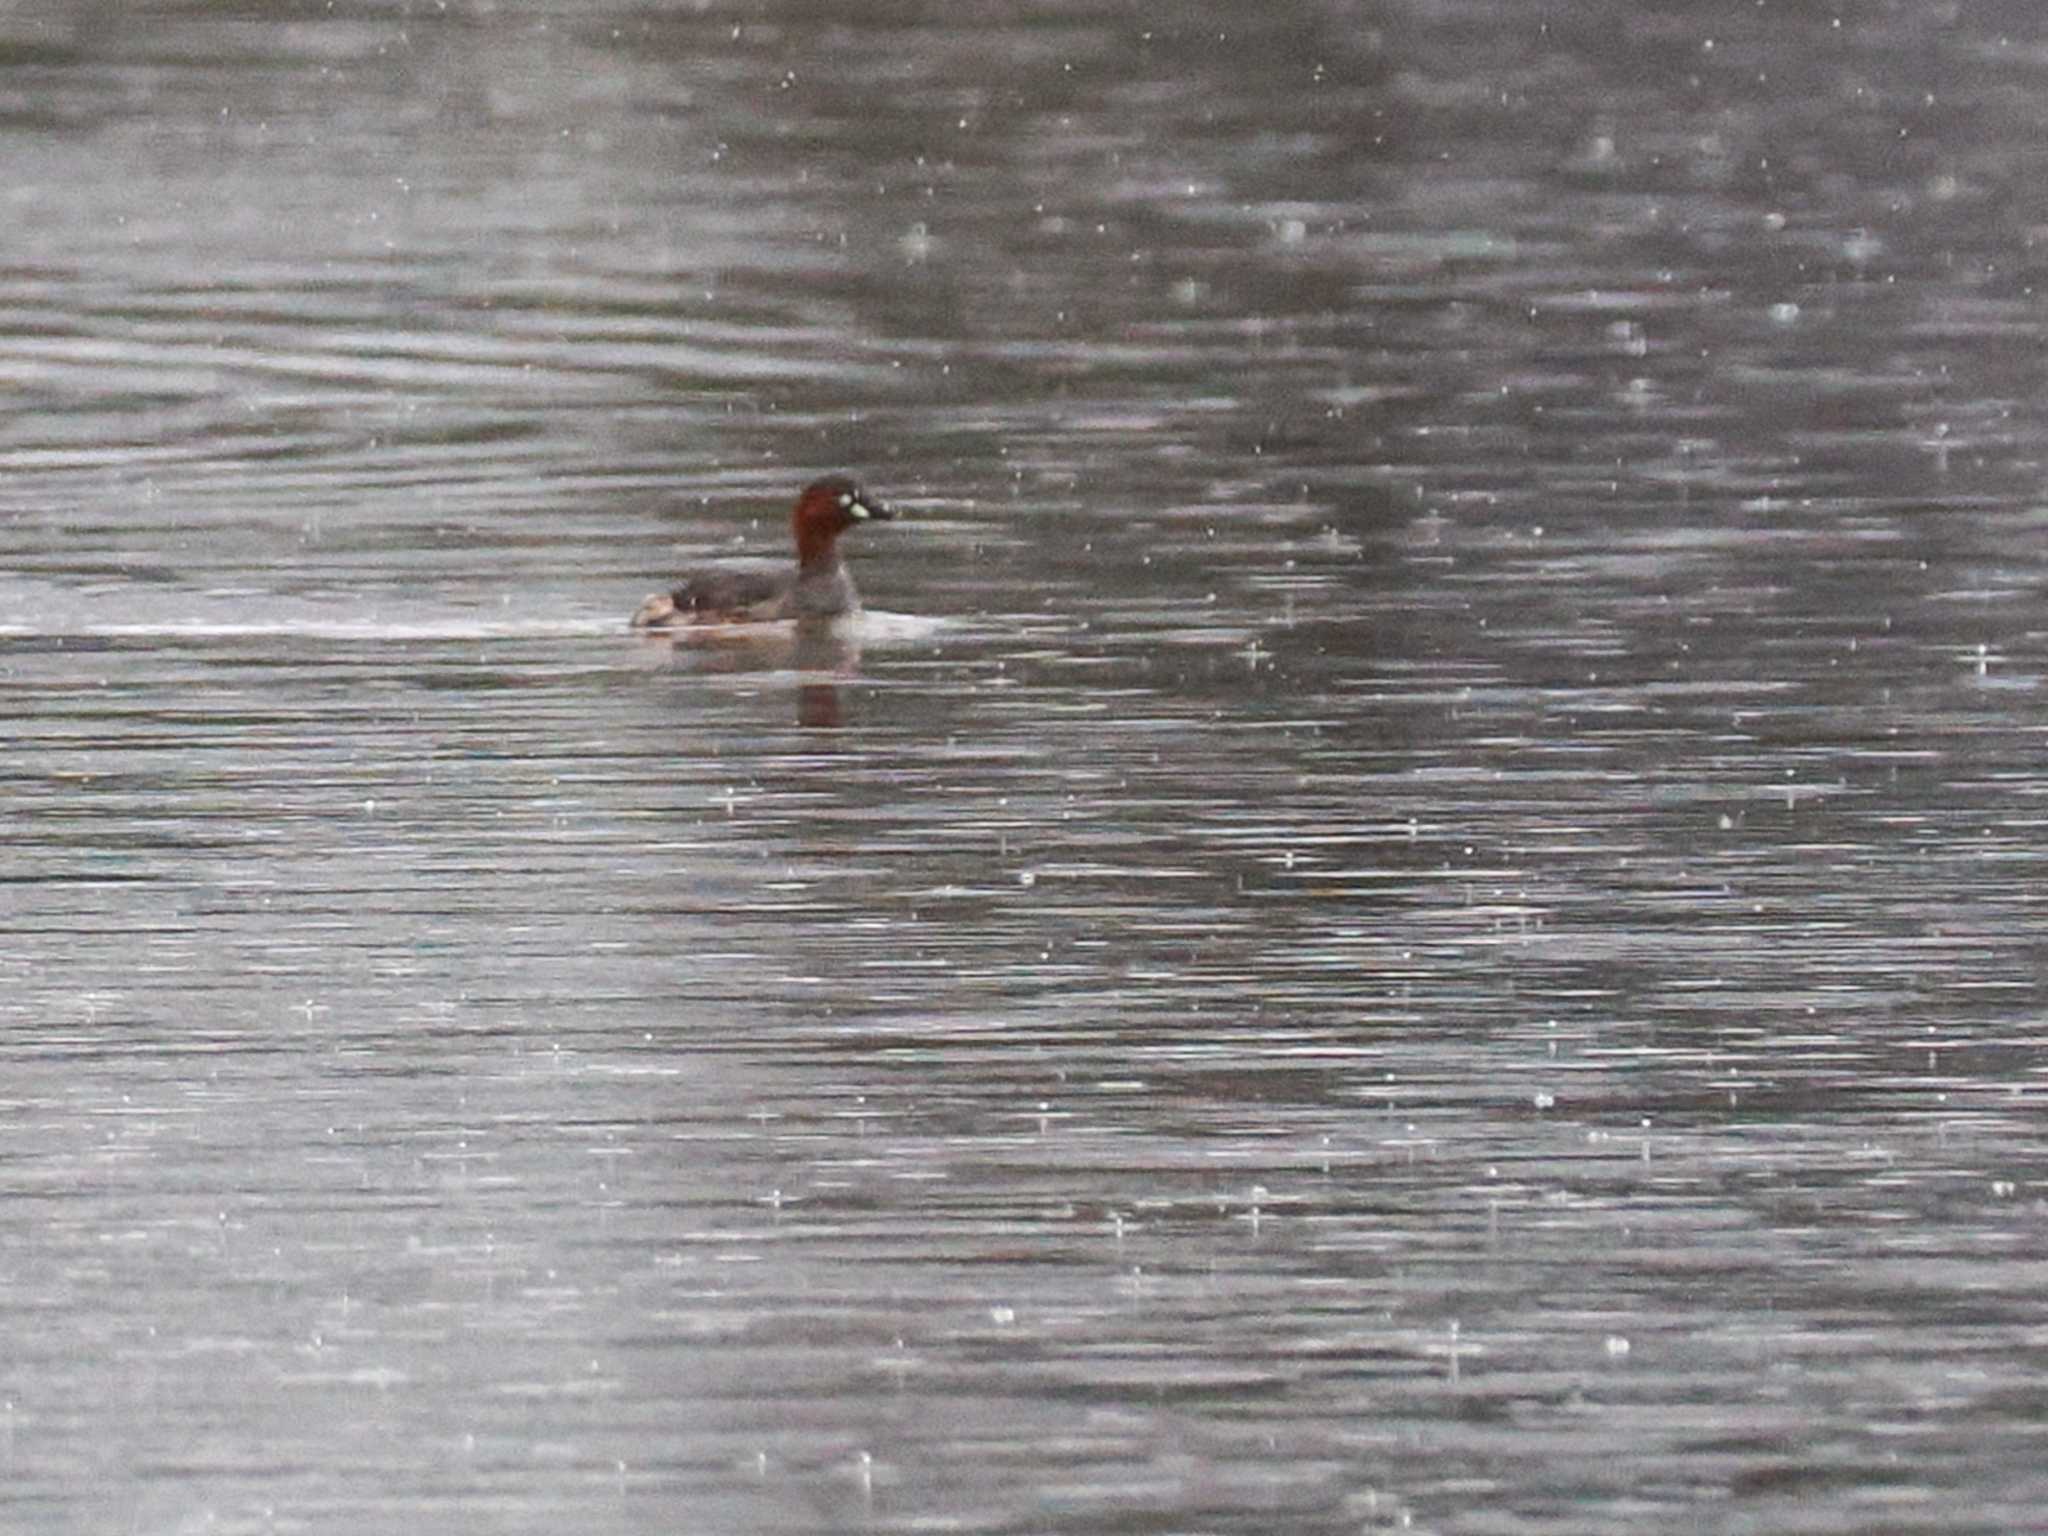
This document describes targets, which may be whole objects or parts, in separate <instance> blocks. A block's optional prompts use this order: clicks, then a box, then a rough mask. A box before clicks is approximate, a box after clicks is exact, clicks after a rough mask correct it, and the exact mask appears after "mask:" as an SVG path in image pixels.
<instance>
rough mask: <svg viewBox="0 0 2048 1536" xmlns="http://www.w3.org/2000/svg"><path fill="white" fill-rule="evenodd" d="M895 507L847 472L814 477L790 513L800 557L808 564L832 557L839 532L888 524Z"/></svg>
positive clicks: (798, 556)
mask: <svg viewBox="0 0 2048 1536" xmlns="http://www.w3.org/2000/svg"><path fill="white" fill-rule="evenodd" d="M895 515H896V513H895V510H894V509H893V508H891V507H888V506H885V505H884V504H883V503H881V502H879V501H877V500H875V498H874V497H872V496H870V495H869V494H868V493H867V492H866V491H864V490H862V489H861V488H860V487H859V486H858V485H856V484H855V483H854V482H853V481H852V480H850V479H849V478H847V477H846V476H845V475H827V476H825V478H824V479H822V480H813V481H812V482H811V483H810V484H809V485H807V486H805V487H804V493H803V495H801V496H799V497H797V499H796V510H795V512H793V513H792V514H791V515H790V522H791V525H792V526H793V527H794V528H795V529H796V553H797V559H798V560H800V561H801V562H802V563H803V564H805V565H809V564H811V563H812V562H813V561H817V560H829V559H831V558H832V551H833V547H834V546H835V545H836V544H837V543H838V542H839V535H841V534H842V533H844V532H846V530H847V529H849V528H852V527H855V526H857V525H858V524H861V523H868V522H874V523H886V522H887V521H889V519H890V518H892V517H894V516H895Z"/></svg>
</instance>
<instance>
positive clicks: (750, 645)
mask: <svg viewBox="0 0 2048 1536" xmlns="http://www.w3.org/2000/svg"><path fill="white" fill-rule="evenodd" d="M642 633H643V635H644V638H645V641H646V643H647V644H648V645H650V646H661V647H663V648H664V649H666V650H667V651H668V652H670V653H671V654H673V655H674V656H675V657H676V658H677V659H678V660H685V659H686V660H687V662H688V664H689V665H690V666H691V667H692V668H695V669H698V670H701V671H705V672H721V673H733V672H779V671H788V672H791V673H793V674H794V676H795V679H796V719H797V724H798V725H801V726H804V727H806V728H810V729H817V730H836V729H837V728H839V727H840V726H841V725H843V724H845V705H844V701H843V699H842V697H841V694H840V687H841V685H842V684H843V683H845V682H847V681H848V680H849V679H851V678H853V677H856V676H858V675H859V672H860V654H861V644H860V636H859V635H858V634H855V633H853V632H851V630H850V629H849V628H848V627H847V626H845V625H843V624H806V623H798V624H744V625H742V624H725V625H720V624H692V625H685V626H682V627H679V628H676V629H670V630H648V631H643V632H642Z"/></svg>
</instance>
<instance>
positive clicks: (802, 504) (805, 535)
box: [790, 497, 842, 571]
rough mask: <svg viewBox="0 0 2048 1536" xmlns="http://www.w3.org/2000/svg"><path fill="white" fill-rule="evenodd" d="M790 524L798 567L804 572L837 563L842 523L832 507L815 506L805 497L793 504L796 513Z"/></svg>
mask: <svg viewBox="0 0 2048 1536" xmlns="http://www.w3.org/2000/svg"><path fill="white" fill-rule="evenodd" d="M790 522H791V524H792V525H793V526H794V528H795V530H796V563H797V564H798V565H800V566H802V567H803V568H804V569H805V570H807V571H808V570H813V569H819V568H822V567H826V566H830V565H832V564H834V563H835V562H837V560H838V559H839V534H840V529H841V527H842V523H841V514H840V510H839V508H838V507H837V506H836V505H834V504H830V503H828V504H826V505H825V506H818V505H816V504H815V503H814V502H813V501H812V500H811V499H810V498H809V497H806V498H804V499H803V500H802V501H799V502H798V503H797V504H796V513H795V515H794V516H793V517H791V519H790Z"/></svg>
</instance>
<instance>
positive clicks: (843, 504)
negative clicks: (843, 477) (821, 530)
mask: <svg viewBox="0 0 2048 1536" xmlns="http://www.w3.org/2000/svg"><path fill="white" fill-rule="evenodd" d="M852 506H853V492H851V491H841V492H840V493H839V510H840V511H842V512H845V511H849V510H851V508H852Z"/></svg>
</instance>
